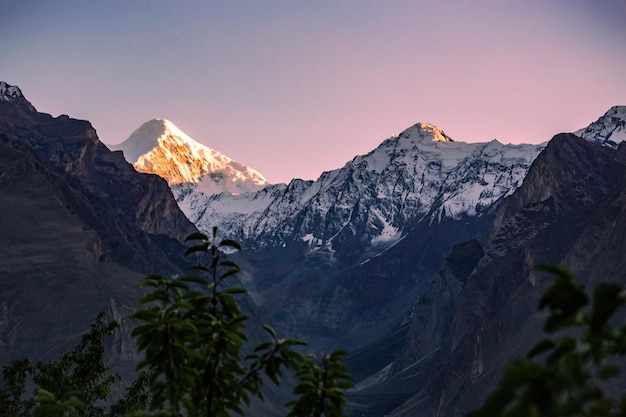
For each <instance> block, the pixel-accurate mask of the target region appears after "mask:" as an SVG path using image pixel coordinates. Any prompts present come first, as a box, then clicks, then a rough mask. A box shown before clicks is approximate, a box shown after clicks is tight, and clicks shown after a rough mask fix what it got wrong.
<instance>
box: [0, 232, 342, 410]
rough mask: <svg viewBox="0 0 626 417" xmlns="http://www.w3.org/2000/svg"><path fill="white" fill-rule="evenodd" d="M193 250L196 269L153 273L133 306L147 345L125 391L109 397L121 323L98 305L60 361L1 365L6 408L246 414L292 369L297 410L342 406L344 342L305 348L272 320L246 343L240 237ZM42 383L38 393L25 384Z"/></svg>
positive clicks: (207, 241)
mask: <svg viewBox="0 0 626 417" xmlns="http://www.w3.org/2000/svg"><path fill="white" fill-rule="evenodd" d="M187 240H191V241H195V242H196V244H195V245H194V246H191V247H190V248H189V249H187V251H186V255H190V254H194V253H195V254H197V255H200V256H199V257H200V258H202V257H204V258H205V259H207V257H206V255H208V261H209V264H208V265H204V264H197V265H193V266H192V267H191V269H192V270H193V271H194V272H195V274H194V275H188V276H184V277H173V278H166V277H163V276H159V275H153V276H149V277H147V278H146V279H145V280H144V282H143V286H144V287H146V288H147V289H149V292H148V293H147V294H146V295H145V296H144V297H142V298H141V300H140V301H139V308H138V309H137V310H136V311H135V312H134V313H133V314H132V315H131V317H132V318H133V319H135V320H136V321H137V322H138V323H139V324H138V325H137V327H135V329H134V330H133V332H132V335H133V337H134V338H135V342H136V344H137V349H138V350H139V352H140V353H141V354H142V355H143V358H144V359H143V360H142V361H141V362H140V363H139V365H138V371H141V372H140V373H139V376H138V378H137V380H136V381H135V382H133V384H132V385H131V386H130V387H129V388H128V389H127V391H126V395H125V396H124V397H123V398H121V399H120V400H119V401H117V402H116V403H114V404H113V405H111V406H106V404H107V403H109V402H110V397H111V388H112V386H113V384H115V383H116V382H118V381H119V380H120V377H119V376H118V375H116V374H113V373H111V372H110V371H109V369H108V367H107V366H106V365H105V361H104V352H105V343H104V342H105V339H106V337H107V336H109V335H110V334H111V333H112V332H113V331H114V330H115V328H116V326H117V325H116V324H115V323H109V322H107V320H106V318H105V315H104V314H100V315H99V316H98V318H97V319H96V321H95V323H94V324H93V325H92V326H91V330H90V331H89V332H88V333H87V334H85V335H84V336H83V337H82V339H81V341H80V343H79V344H78V345H77V346H76V348H74V349H73V350H72V351H70V352H68V353H66V354H64V355H63V356H61V358H59V359H58V360H57V361H54V362H49V363H44V362H37V363H35V364H31V363H30V362H29V361H28V360H26V359H24V360H18V361H15V362H14V363H13V364H12V365H11V366H8V367H5V368H4V370H3V376H4V388H3V389H2V390H1V391H0V410H2V417H30V416H34V417H44V416H45V417H53V416H54V417H56V416H58V417H71V416H80V417H125V416H131V415H132V416H136V417H138V416H164V417H165V416H167V417H182V416H188V417H209V416H210V417H221V416H229V415H231V414H232V412H233V411H235V412H237V413H239V414H244V413H245V410H246V407H247V406H249V405H250V401H251V400H252V399H253V398H255V397H256V398H258V399H259V400H263V399H264V397H263V393H262V390H261V388H262V385H263V383H264V381H266V380H269V381H271V382H272V383H274V384H276V385H279V384H280V383H281V381H282V379H283V377H284V374H285V373H286V372H290V373H292V374H294V375H295V376H296V377H297V382H296V384H295V388H294V390H293V392H294V400H293V401H290V402H289V403H288V404H287V410H288V415H289V416H290V417H309V416H310V417H321V416H343V414H344V413H343V408H344V406H345V404H346V396H345V389H346V388H349V387H350V386H351V384H350V382H349V380H350V376H349V375H348V374H347V372H346V367H345V365H343V363H342V362H341V360H342V357H343V356H344V355H345V352H343V351H340V350H338V351H335V352H333V353H330V354H325V355H322V357H321V358H320V359H319V360H318V359H316V358H315V357H313V356H311V355H304V354H302V353H300V351H299V350H298V349H297V348H298V347H300V346H302V345H304V342H302V341H299V340H294V339H281V338H278V337H277V335H276V333H275V332H274V330H273V329H272V328H271V327H269V326H264V329H265V332H266V333H267V336H268V339H267V341H265V342H263V343H261V344H259V345H258V346H256V347H255V348H253V349H251V352H250V353H249V354H246V353H245V350H244V348H245V346H246V343H247V342H248V338H247V334H246V331H245V324H246V322H247V320H248V317H246V316H245V315H244V314H243V312H242V310H241V308H240V306H239V304H238V303H237V302H236V300H235V297H236V296H238V295H241V294H243V293H245V290H244V289H243V288H240V287H237V286H232V285H230V284H229V283H228V281H229V279H230V278H232V277H234V276H235V274H237V273H238V272H239V267H238V266H237V265H236V264H234V263H233V262H232V261H230V260H228V259H225V258H224V256H223V252H222V250H223V249H226V248H228V249H234V250H239V249H240V247H239V245H238V244H237V243H236V242H234V241H232V240H222V241H221V242H219V243H218V241H217V230H216V229H214V230H213V235H212V236H211V237H208V236H206V235H204V234H200V233H196V234H193V235H191V236H190V237H189V238H187ZM30 385H34V386H36V390H35V395H34V396H30V395H28V394H27V387H29V386H30Z"/></svg>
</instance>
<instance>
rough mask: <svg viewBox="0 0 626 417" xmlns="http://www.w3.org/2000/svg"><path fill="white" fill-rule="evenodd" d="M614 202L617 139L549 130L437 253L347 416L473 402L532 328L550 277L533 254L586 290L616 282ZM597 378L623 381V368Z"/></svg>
mask: <svg viewBox="0 0 626 417" xmlns="http://www.w3.org/2000/svg"><path fill="white" fill-rule="evenodd" d="M614 109H615V108H614ZM609 117H615V116H612V115H611V114H610V113H609ZM599 125H600V123H599V122H596V123H595V124H592V125H591V126H590V128H587V129H584V130H583V131H586V132H591V131H593V130H597V129H594V128H593V127H594V126H596V127H597V126H599ZM615 130H617V129H615ZM594 142H595V141H594ZM625 203H626V146H624V145H621V146H617V147H615V148H614V146H599V144H597V143H591V142H590V141H589V140H584V139H581V138H579V137H577V136H575V135H573V134H560V135H557V136H555V137H554V138H553V139H552V140H551V141H550V142H549V143H548V146H547V147H546V148H545V150H544V151H543V152H542V153H541V154H539V156H538V157H537V159H536V160H535V161H534V163H533V164H532V166H531V167H530V169H529V171H528V174H527V176H526V178H525V179H524V182H523V184H522V185H521V186H520V187H519V188H518V189H517V190H516V191H515V192H514V193H513V194H512V195H511V196H509V197H507V198H505V199H504V200H503V201H502V203H501V204H500V205H499V207H498V209H497V211H496V214H495V217H494V218H493V221H492V223H491V225H490V227H489V229H488V230H487V232H486V233H484V234H483V235H482V236H479V237H478V238H476V239H472V240H469V241H467V242H465V243H463V244H459V245H457V246H456V247H455V248H454V249H453V250H452V251H451V252H450V254H449V255H448V256H447V257H446V260H445V261H444V263H443V265H442V267H441V268H440V270H439V272H438V273H437V274H436V276H435V278H434V280H433V281H432V283H431V285H430V287H429V289H428V290H426V291H424V293H423V294H422V295H421V296H420V297H419V298H418V301H417V303H416V304H415V305H414V308H413V310H412V313H413V314H412V317H411V319H410V323H409V330H408V331H407V334H406V337H405V339H404V340H403V341H401V342H400V344H401V345H402V346H401V347H400V348H398V349H397V350H396V352H395V355H394V356H393V357H390V358H389V360H388V361H387V362H386V363H385V364H382V365H384V366H380V367H379V370H378V372H376V373H373V374H372V375H370V377H369V379H366V380H364V381H363V382H362V383H361V384H360V385H359V386H357V390H355V392H353V393H352V397H351V402H353V403H358V404H359V407H358V409H357V410H355V411H354V415H360V416H377V415H382V414H385V415H389V416H396V417H400V416H402V417H404V416H413V415H416V414H418V413H419V414H421V415H438V416H460V415H465V414H466V413H467V412H468V411H470V410H471V409H473V408H475V407H477V406H478V405H479V404H480V403H481V402H482V401H483V400H484V399H485V398H486V396H487V395H488V394H489V392H490V391H491V390H492V389H493V387H495V385H496V384H497V382H498V380H499V377H500V375H501V372H502V369H503V367H504V365H505V364H506V363H507V362H508V361H509V360H510V359H512V357H514V356H519V355H523V354H525V352H527V351H528V350H529V349H530V347H532V346H533V345H534V344H535V343H536V342H537V341H538V340H539V339H540V338H541V337H542V328H543V320H544V319H545V315H543V314H537V312H536V306H537V305H538V298H539V296H540V295H541V294H542V293H543V291H544V290H545V289H546V288H547V286H548V285H549V284H550V281H551V276H549V275H548V274H545V273H539V272H537V271H536V270H535V269H534V268H535V266H536V265H537V264H541V263H560V264H563V265H566V266H567V267H569V268H570V269H571V270H572V271H573V272H574V274H575V275H576V277H577V279H579V280H581V281H582V282H583V283H584V284H585V286H586V287H587V288H588V289H589V288H593V286H594V285H596V284H597V283H599V282H601V281H603V280H610V281H614V282H620V283H622V284H625V283H626V273H625V272H624V271H626V269H625V267H626V263H625V261H624V257H623V248H624V247H626V240H625V238H624V236H626V221H625V219H626V211H625V210H626V204H625ZM379 346H380V344H379ZM379 346H378V348H379ZM376 348H377V346H371V347H369V349H365V350H363V351H361V352H359V353H357V356H360V358H359V357H357V358H354V359H353V360H354V361H355V362H357V363H359V362H362V361H366V360H368V358H369V357H371V355H372V354H373V353H372V352H376V351H377V350H376ZM388 357H389V356H388ZM607 388H608V389H609V390H614V392H623V391H624V389H626V379H625V378H621V379H620V380H618V381H616V382H615V383H614V384H609V385H607Z"/></svg>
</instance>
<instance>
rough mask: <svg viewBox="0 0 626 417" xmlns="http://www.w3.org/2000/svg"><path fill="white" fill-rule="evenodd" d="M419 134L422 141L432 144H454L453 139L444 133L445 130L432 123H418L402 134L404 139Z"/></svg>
mask: <svg viewBox="0 0 626 417" xmlns="http://www.w3.org/2000/svg"><path fill="white" fill-rule="evenodd" d="M415 133H417V135H416V136H417V137H418V138H419V139H420V140H421V141H424V142H426V141H432V142H454V141H453V140H452V138H451V137H450V136H448V135H446V134H445V133H444V131H443V130H441V129H440V128H438V127H437V126H435V125H433V124H430V123H422V122H420V123H416V124H415V125H413V127H411V128H409V129H407V130H405V131H404V132H402V133H401V134H400V136H403V137H410V136H412V135H414V134H415Z"/></svg>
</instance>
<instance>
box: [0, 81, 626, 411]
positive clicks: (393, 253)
mask: <svg viewBox="0 0 626 417" xmlns="http://www.w3.org/2000/svg"><path fill="white" fill-rule="evenodd" d="M601 110H604V109H601ZM625 120H626V106H615V107H613V108H611V109H609V110H608V112H607V113H605V114H604V115H602V116H601V117H600V118H599V119H598V120H597V121H594V122H592V123H591V121H589V122H590V124H589V126H588V127H587V128H584V129H580V130H578V131H576V132H573V133H559V132H555V134H556V135H555V136H554V137H553V138H552V139H550V138H541V139H544V140H546V142H544V143H542V144H540V145H510V144H508V145H505V144H502V143H500V142H498V141H495V140H494V141H491V142H485V143H464V142H455V141H454V140H453V139H452V138H450V137H448V136H447V135H446V134H445V133H444V132H443V130H441V129H440V128H438V127H436V126H433V125H430V124H428V123H417V124H415V125H414V126H411V127H409V128H407V129H405V130H404V131H402V132H401V133H399V134H398V135H396V136H393V137H391V138H388V139H386V140H384V141H382V143H381V144H380V146H379V147H377V148H376V149H374V150H372V151H371V152H370V153H368V154H366V155H359V156H356V157H355V158H354V159H353V160H351V161H349V162H347V163H346V164H345V165H344V166H343V167H341V168H338V169H336V170H333V171H329V172H324V173H322V174H321V175H320V177H319V178H318V179H317V180H315V181H305V180H300V179H294V180H292V181H291V182H290V183H289V184H269V183H268V182H267V181H266V180H265V178H264V177H263V175H262V174H261V173H259V172H258V171H256V170H254V169H253V168H250V167H246V166H244V165H242V164H240V163H238V162H236V161H233V160H232V159H231V158H229V157H227V156H225V155H222V154H220V153H219V152H217V151H215V150H212V149H210V148H207V147H205V146H204V145H201V144H199V143H197V142H195V141H193V139H191V138H189V137H188V136H187V135H186V134H184V133H183V132H182V131H180V130H179V129H178V128H176V126H175V125H174V124H173V123H172V122H170V121H167V120H156V119H155V120H152V121H149V122H147V123H146V124H145V125H143V126H141V127H140V128H138V129H137V131H135V132H134V133H133V134H132V135H131V136H130V137H129V139H128V140H127V141H126V142H123V143H121V144H119V145H105V144H103V143H102V142H100V140H99V139H98V137H97V135H96V131H95V129H94V128H93V127H92V126H91V125H90V123H89V122H87V121H81V120H75V119H72V118H71V117H68V116H64V115H63V116H59V117H52V116H51V115H48V114H45V113H40V112H38V111H37V110H36V109H35V108H34V107H33V106H32V104H31V103H30V102H28V100H27V99H26V98H25V97H24V96H23V95H22V93H21V91H20V90H19V88H17V87H16V86H10V85H8V84H6V83H4V82H2V83H0V214H1V217H0V253H1V254H2V256H1V257H0V365H1V366H6V365H8V364H10V363H11V362H12V361H13V360H15V359H18V358H22V357H28V358H31V359H33V360H49V359H53V358H56V357H57V356H58V355H59V354H60V353H62V352H65V351H67V350H68V349H70V348H71V347H72V346H73V345H75V343H76V341H77V340H78V339H79V337H80V334H81V333H83V332H84V331H86V330H87V329H88V328H89V325H90V323H91V322H92V321H93V320H94V318H95V317H96V315H97V314H98V312H100V311H104V312H106V313H107V315H108V316H109V317H111V318H113V319H115V320H117V321H119V322H120V323H121V326H120V328H119V329H118V330H116V332H115V334H114V337H113V338H112V340H111V343H110V345H109V348H108V351H107V360H108V362H109V363H110V365H111V367H112V369H113V370H115V371H116V372H119V373H120V374H121V375H122V377H123V378H124V380H125V381H126V382H128V381H130V380H131V379H132V378H133V375H134V373H135V366H136V364H137V362H138V361H139V360H140V358H139V356H138V355H137V353H136V351H135V347H134V345H133V341H132V338H131V337H130V332H131V331H132V328H133V325H134V324H133V322H132V321H131V320H129V319H128V318H127V316H128V314H129V313H130V312H131V311H133V309H134V308H135V307H136V304H137V300H138V299H139V298H140V297H141V294H142V292H141V290H140V288H139V284H140V282H141V280H142V279H143V277H144V276H146V275H149V274H153V273H159V274H163V275H168V276H171V275H175V274H185V273H187V271H188V270H187V268H188V265H189V262H188V260H187V259H185V257H184V256H183V253H184V251H185V247H186V246H185V244H184V239H185V237H186V236H188V235H189V234H191V233H193V232H196V231H198V230H199V231H202V232H205V233H210V231H211V230H212V228H213V227H214V226H217V227H218V228H219V231H220V234H221V235H222V236H224V237H227V238H232V239H234V240H236V241H238V242H240V243H241V244H242V246H243V250H242V251H241V252H240V253H233V254H231V255H230V256H231V257H232V259H233V260H234V261H236V262H237V263H238V264H239V266H240V267H241V270H242V272H241V273H240V274H239V275H238V276H237V280H239V282H240V283H241V284H242V285H243V286H244V287H245V288H246V289H247V291H248V293H247V294H246V295H245V296H244V298H243V307H244V310H245V311H246V313H247V314H248V315H249V316H250V317H251V318H252V319H251V320H252V322H253V323H255V324H260V323H266V322H267V323H269V324H271V325H272V326H273V327H274V328H275V329H276V331H277V332H278V333H279V334H280V335H283V336H285V337H295V338H301V339H303V340H307V341H308V343H309V345H308V347H307V349H310V350H311V351H314V352H322V351H326V352H328V351H331V350H333V349H336V348H343V349H345V350H347V351H348V352H349V355H348V356H347V358H346V362H347V364H348V366H349V371H350V373H351V374H352V375H353V376H354V383H355V387H354V388H353V389H351V390H349V391H348V407H347V413H348V414H349V415H351V416H365V417H376V416H394V417H404V416H415V415H420V416H440V417H442V416H448V417H452V416H461V415H465V414H466V413H467V412H468V411H470V410H472V409H474V408H476V407H477V406H478V405H480V403H481V402H482V401H483V400H484V399H485V398H486V397H487V395H488V394H489V392H490V391H491V390H492V389H493V387H494V386H495V385H496V384H497V382H498V380H499V378H500V376H501V374H502V370H503V368H504V365H505V364H506V363H507V362H508V361H510V360H511V359H512V358H513V357H516V356H520V355H523V354H525V353H526V352H527V351H528V349H529V348H530V347H532V346H533V345H534V344H535V343H536V342H537V341H538V340H539V339H540V338H541V335H542V320H543V319H544V318H545V317H543V316H541V315H540V314H537V303H538V297H539V296H540V294H541V293H542V292H543V290H544V289H545V288H546V287H547V286H548V285H549V284H550V279H551V277H550V275H548V274H546V273H541V272H538V271H536V270H535V266H536V265H538V264H541V263H559V264H563V265H566V266H567V267H569V268H570V269H571V270H572V271H573V272H574V274H575V275H576V276H577V277H578V278H579V279H580V280H582V282H584V283H585V285H586V286H587V287H588V288H591V287H592V286H593V285H594V284H596V283H598V282H600V281H602V280H611V281H614V282H618V283H621V284H626V272H625V271H626V258H625V257H624V253H625V251H626V145H624V141H626V130H625V127H624V121H625ZM549 139H550V140H549ZM110 149H112V150H110ZM259 336H260V333H259V334H256V333H254V332H253V333H252V334H251V339H252V340H253V341H254V340H256V339H257V338H258V337H259ZM613 388H614V389H615V390H617V391H618V392H619V390H621V391H624V390H626V380H625V379H624V378H623V377H621V379H619V380H618V381H616V382H615V387H613ZM285 395H286V393H285V392H283V391H282V390H272V391H271V392H268V404H265V405H262V406H261V405H258V406H257V407H256V408H255V407H251V408H250V410H249V415H253V416H259V417H265V416H268V417H269V416H274V415H282V414H281V413H282V411H281V408H280V406H279V405H280V404H283V403H284V400H285V398H286V397H285Z"/></svg>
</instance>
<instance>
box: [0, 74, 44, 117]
mask: <svg viewBox="0 0 626 417" xmlns="http://www.w3.org/2000/svg"><path fill="white" fill-rule="evenodd" d="M0 101H12V102H18V103H20V104H22V105H23V106H24V107H25V108H26V109H27V110H28V111H32V112H34V111H36V110H35V108H34V107H33V105H32V104H30V101H28V100H26V97H24V95H23V94H22V90H20V88H19V87H18V86H16V85H10V84H7V83H6V82H4V81H0Z"/></svg>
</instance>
